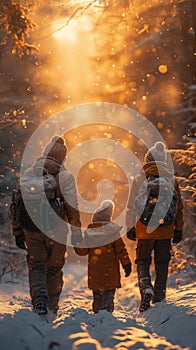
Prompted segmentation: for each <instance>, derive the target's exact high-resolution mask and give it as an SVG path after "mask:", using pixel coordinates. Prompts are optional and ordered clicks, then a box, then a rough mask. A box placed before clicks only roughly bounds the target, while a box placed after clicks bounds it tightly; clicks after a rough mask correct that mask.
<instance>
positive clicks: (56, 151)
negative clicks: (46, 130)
mask: <svg viewBox="0 0 196 350" xmlns="http://www.w3.org/2000/svg"><path fill="white" fill-rule="evenodd" d="M66 154H67V146H66V142H65V139H64V138H63V137H61V136H58V135H56V136H53V137H52V138H51V140H50V141H49V143H47V145H46V147H45V148H44V150H43V155H44V156H45V157H51V158H54V159H55V160H56V161H57V162H58V163H60V164H62V162H63V160H64V159H65V157H66Z"/></svg>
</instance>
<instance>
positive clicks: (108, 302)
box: [93, 289, 116, 314]
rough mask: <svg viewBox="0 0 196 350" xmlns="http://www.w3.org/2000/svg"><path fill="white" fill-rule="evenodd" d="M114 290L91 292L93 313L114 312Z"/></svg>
mask: <svg viewBox="0 0 196 350" xmlns="http://www.w3.org/2000/svg"><path fill="white" fill-rule="evenodd" d="M115 291H116V290H115V289H109V290H104V291H100V290H93V311H94V313H95V314H96V313H98V312H99V310H107V311H109V312H113V311H114V295H115Z"/></svg>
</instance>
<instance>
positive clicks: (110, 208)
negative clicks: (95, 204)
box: [92, 199, 115, 222]
mask: <svg viewBox="0 0 196 350" xmlns="http://www.w3.org/2000/svg"><path fill="white" fill-rule="evenodd" d="M114 207H115V204H114V202H112V201H111V200H110V199H106V200H104V201H103V202H102V203H101V206H100V207H99V208H97V209H96V210H95V212H94V214H93V218H92V221H93V222H96V221H110V220H111V217H112V214H113V212H114Z"/></svg>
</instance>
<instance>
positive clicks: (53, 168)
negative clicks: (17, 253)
mask: <svg viewBox="0 0 196 350" xmlns="http://www.w3.org/2000/svg"><path fill="white" fill-rule="evenodd" d="M66 154H67V147H66V144H65V140H64V139H63V138H62V137H60V136H54V137H53V138H52V139H51V141H50V142H49V143H48V144H47V145H46V147H45V148H44V151H43V154H42V155H41V157H39V158H37V159H36V161H35V163H34V165H33V166H32V167H31V168H29V169H27V170H26V172H25V175H28V174H38V173H39V171H40V169H43V168H44V171H46V172H48V173H49V174H51V175H53V176H54V177H55V178H56V181H57V192H58V197H60V198H61V200H62V201H63V205H64V212H65V215H64V220H65V221H66V222H67V223H69V224H70V228H71V232H72V244H73V245H74V244H77V243H79V242H80V241H81V239H82V233H81V229H80V226H81V223H80V216H79V211H78V201H77V189H76V184H75V179H74V177H73V175H72V174H71V173H70V172H68V171H67V170H66V169H65V167H64V166H63V165H62V163H63V161H64V160H65V157H66ZM16 198H17V191H15V192H14V197H13V203H12V212H13V215H12V225H13V233H14V235H15V240H16V245H17V246H18V247H19V248H21V249H26V250H27V264H28V269H29V286H30V295H31V300H32V305H33V309H34V311H35V312H36V313H38V314H39V315H46V314H47V313H48V311H49V310H51V311H52V312H53V313H54V315H56V314H57V311H58V308H59V305H58V304H59V298H60V294H61V291H62V286H63V272H62V268H63V265H64V256H65V251H66V244H62V243H59V241H58V239H57V240H56V239H55V240H54V239H52V238H50V237H49V236H48V235H46V234H45V233H43V232H41V230H40V229H39V227H37V226H36V224H35V223H34V222H33V221H32V220H31V219H29V216H28V215H27V216H26V218H25V220H24V218H23V220H22V222H23V224H22V225H21V224H20V223H18V222H17V218H16V212H17V201H16V200H15V199H16ZM64 227H65V232H63V233H62V232H60V236H62V235H63V234H64V235H65V236H66V235H67V233H68V225H67V224H66V223H65V225H64ZM56 231H58V228H57V229H56ZM58 234H59V233H58V232H57V237H58ZM55 238H56V237H55ZM65 242H66V237H65Z"/></svg>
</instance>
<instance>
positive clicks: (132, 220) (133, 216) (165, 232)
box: [126, 162, 183, 239]
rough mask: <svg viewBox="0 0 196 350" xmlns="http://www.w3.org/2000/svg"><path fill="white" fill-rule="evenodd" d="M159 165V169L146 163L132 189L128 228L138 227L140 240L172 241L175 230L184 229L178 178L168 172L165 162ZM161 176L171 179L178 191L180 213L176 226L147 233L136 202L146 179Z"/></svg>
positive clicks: (152, 164) (127, 217) (128, 211)
mask: <svg viewBox="0 0 196 350" xmlns="http://www.w3.org/2000/svg"><path fill="white" fill-rule="evenodd" d="M157 163H158V167H157V165H156V163H155V162H149V163H146V164H145V165H144V167H143V171H142V172H141V173H140V174H139V175H137V176H136V177H135V179H134V182H133V185H132V188H131V194H130V197H129V201H128V205H127V214H126V226H127V227H129V228H131V227H133V226H136V237H137V238H138V239H170V238H173V232H174V228H175V229H177V230H182V227H183V212H182V210H183V204H182V198H181V194H180V190H179V186H178V182H177V180H176V178H175V177H174V176H173V175H172V174H171V173H170V172H169V171H168V169H167V164H166V163H163V162H157ZM160 174H161V175H164V176H167V177H168V178H169V179H171V181H172V183H173V185H174V187H175V189H176V192H177V195H178V211H177V215H176V218H175V222H174V224H172V225H169V226H159V227H157V228H155V229H154V230H153V228H152V232H150V233H149V232H147V228H148V227H147V226H145V225H144V224H142V223H141V221H140V220H139V219H138V217H137V213H136V209H135V206H134V201H135V197H136V196H137V195H138V193H139V189H140V187H141V185H142V184H143V182H144V180H145V179H146V177H148V176H157V175H160Z"/></svg>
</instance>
